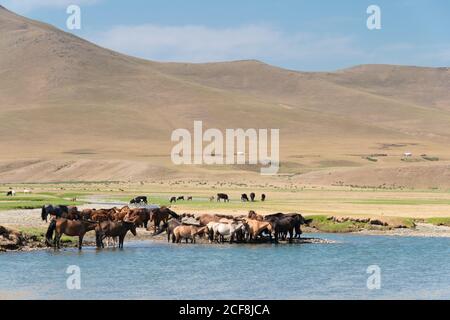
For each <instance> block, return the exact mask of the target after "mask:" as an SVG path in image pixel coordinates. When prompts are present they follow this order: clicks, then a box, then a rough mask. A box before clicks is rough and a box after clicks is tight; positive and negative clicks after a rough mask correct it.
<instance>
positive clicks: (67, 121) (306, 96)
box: [0, 7, 450, 187]
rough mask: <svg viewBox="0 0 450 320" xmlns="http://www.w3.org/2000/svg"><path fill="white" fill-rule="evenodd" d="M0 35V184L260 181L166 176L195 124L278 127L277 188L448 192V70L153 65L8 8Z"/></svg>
mask: <svg viewBox="0 0 450 320" xmlns="http://www.w3.org/2000/svg"><path fill="white" fill-rule="evenodd" d="M0 34H1V35H0V121H1V124H2V125H1V126H0V148H1V150H2V153H1V155H0V161H1V163H0V182H21V181H27V182H34V181H36V182H43V181H74V180H76V181H98V180H139V181H140V180H148V179H154V178H157V179H165V178H177V179H179V178H184V177H186V178H192V177H200V178H202V179H218V178H220V179H237V177H239V179H241V178H246V179H250V180H251V179H263V178H261V177H259V174H258V173H259V171H258V170H257V168H254V167H251V166H227V167H205V166H196V167H179V166H174V165H173V164H172V162H171V160H170V150H171V148H172V146H173V143H172V142H171V140H170V137H171V133H172V131H173V130H174V129H177V128H187V129H191V130H192V126H193V121H194V120H202V121H203V123H204V126H205V127H206V128H219V129H225V128H257V129H258V128H277V129H280V143H281V146H280V151H281V160H282V166H281V171H280V173H281V174H282V177H280V178H279V179H292V181H294V182H295V183H299V184H302V183H304V184H308V183H313V184H327V185H329V184H347V183H348V184H361V185H382V184H388V185H391V184H397V185H403V186H414V187H450V181H449V179H445V178H443V177H446V176H447V175H448V174H449V169H448V168H449V165H448V162H447V161H448V160H450V150H449V148H448V145H449V143H450V125H449V124H450V90H448V88H450V70H449V68H418V67H408V66H391V65H363V66H356V67H353V68H349V69H345V70H339V71H336V72H330V73H323V72H322V73H311V72H308V73H306V72H298V71H292V70H285V69H281V68H277V67H274V66H270V65H267V64H264V63H262V62H259V61H235V62H222V63H207V64H186V63H159V62H153V61H145V60H142V59H137V58H133V57H130V56H126V55H122V54H119V53H116V52H113V51H111V50H108V49H104V48H101V47H99V46H97V45H95V44H92V43H90V42H87V41H85V40H83V39H80V38H78V37H76V36H74V35H71V34H69V33H66V32H63V31H61V30H59V29H56V28H54V27H52V26H50V25H47V24H44V23H41V22H37V21H33V20H29V19H27V18H25V17H21V16H19V15H16V14H14V13H12V12H10V11H8V10H6V9H5V8H3V7H0ZM404 152H411V153H412V154H413V157H411V158H410V159H406V161H402V160H401V158H402V154H403V153H404ZM437 160H438V161H437ZM398 168H400V169H401V168H406V169H405V170H406V171H403V172H409V174H408V175H405V174H403V175H402V174H400V175H399V174H393V173H394V172H398V170H397V169H398ZM411 168H413V169H411ZM416 168H419V169H416ZM400 172H402V170H400ZM436 175H437V176H439V177H441V178H439V179H437V178H435V176H436ZM359 177H361V181H359ZM418 177H420V179H418ZM264 179H269V178H264ZM270 179H275V178H273V177H272V178H270Z"/></svg>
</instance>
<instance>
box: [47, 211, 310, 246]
mask: <svg viewBox="0 0 450 320" xmlns="http://www.w3.org/2000/svg"><path fill="white" fill-rule="evenodd" d="M49 217H50V224H49V227H48V229H47V233H46V236H45V239H46V243H47V245H48V246H50V247H54V248H55V249H58V248H60V242H61V237H62V236H63V235H67V236H71V237H78V238H79V241H78V248H79V249H80V250H81V248H82V245H83V238H84V236H85V235H86V233H88V232H91V231H92V232H95V239H96V246H97V247H98V248H104V247H105V244H104V241H105V239H106V240H107V241H108V243H109V244H110V243H111V242H112V244H113V245H114V246H115V245H116V244H117V241H118V246H119V248H123V243H124V239H125V236H126V234H127V233H128V232H131V233H132V234H133V235H134V236H136V234H137V232H136V229H137V228H145V229H147V230H151V229H153V234H154V235H159V234H162V233H163V232H166V234H167V241H168V242H170V241H172V242H173V243H181V242H182V241H185V242H186V243H188V242H189V241H190V242H191V243H196V239H197V238H206V239H207V240H209V242H210V243H223V242H225V241H227V242H230V243H233V242H235V243H255V242H268V241H270V242H275V243H278V242H279V240H288V241H289V242H292V241H293V239H295V238H300V236H301V234H302V231H301V225H304V224H308V223H309V222H310V221H309V220H306V219H305V218H304V217H303V216H302V215H301V214H299V213H288V214H284V213H275V214H270V215H266V216H262V215H259V214H257V213H256V212H254V211H250V212H249V213H248V214H247V215H241V216H228V215H220V214H202V215H199V216H195V215H193V214H186V213H185V214H181V215H180V214H177V213H176V212H174V211H173V210H171V209H170V208H168V207H161V208H153V209H149V208H130V207H129V206H125V207H123V208H116V207H114V208H111V209H97V210H96V209H83V210H81V211H79V210H78V209H77V208H76V207H74V206H63V205H58V206H53V205H46V206H43V207H42V211H41V218H42V220H44V221H48V218H49Z"/></svg>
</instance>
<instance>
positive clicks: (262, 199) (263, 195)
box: [261, 193, 266, 202]
mask: <svg viewBox="0 0 450 320" xmlns="http://www.w3.org/2000/svg"><path fill="white" fill-rule="evenodd" d="M261 201H262V202H264V201H266V195H265V194H264V193H263V194H262V195H261Z"/></svg>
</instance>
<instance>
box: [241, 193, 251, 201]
mask: <svg viewBox="0 0 450 320" xmlns="http://www.w3.org/2000/svg"><path fill="white" fill-rule="evenodd" d="M241 201H242V202H249V201H250V200H249V199H248V196H247V194H246V193H243V194H242V195H241Z"/></svg>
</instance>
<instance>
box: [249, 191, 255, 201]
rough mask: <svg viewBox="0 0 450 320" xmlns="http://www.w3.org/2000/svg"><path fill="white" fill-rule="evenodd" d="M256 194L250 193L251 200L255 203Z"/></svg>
mask: <svg viewBox="0 0 450 320" xmlns="http://www.w3.org/2000/svg"><path fill="white" fill-rule="evenodd" d="M255 198H256V194H255V193H254V192H252V193H250V199H251V200H252V202H255Z"/></svg>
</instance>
